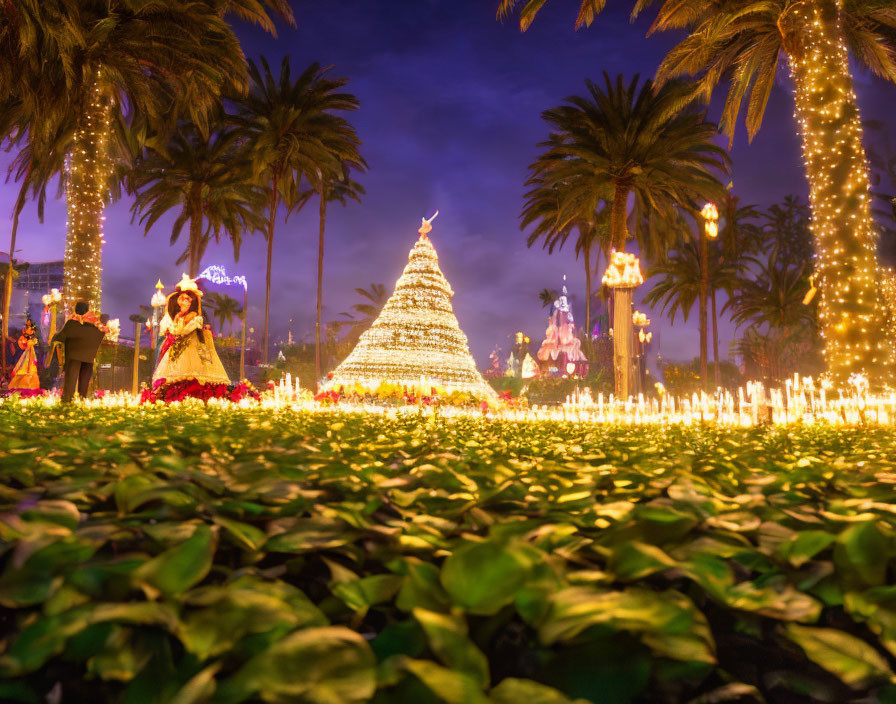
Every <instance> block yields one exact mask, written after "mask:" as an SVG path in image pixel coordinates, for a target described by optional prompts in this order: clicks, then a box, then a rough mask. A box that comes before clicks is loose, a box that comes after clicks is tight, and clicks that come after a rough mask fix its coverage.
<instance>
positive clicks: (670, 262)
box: [644, 238, 738, 384]
mask: <svg viewBox="0 0 896 704" xmlns="http://www.w3.org/2000/svg"><path fill="white" fill-rule="evenodd" d="M707 244H708V249H709V261H711V262H712V265H711V266H709V267H708V272H707V274H708V277H707V289H708V292H709V299H710V301H711V302H712V336H713V363H714V366H715V368H716V369H717V368H718V365H719V345H718V339H719V338H718V318H717V315H716V306H715V300H716V299H715V295H716V292H717V291H719V290H727V289H730V288H731V286H732V285H733V282H734V281H735V280H736V277H737V275H738V268H737V267H736V266H735V264H734V263H731V262H728V261H726V260H725V258H724V257H723V256H722V252H721V249H722V248H721V246H720V245H719V243H717V242H710V243H707ZM648 277H649V278H653V277H660V278H659V280H658V281H657V282H656V283H655V284H654V285H653V287H652V288H651V289H650V291H649V292H648V293H647V295H646V296H645V297H644V302H645V303H646V304H648V305H651V306H655V305H659V306H660V310H661V312H663V313H666V312H667V309H668V316H669V320H670V321H671V322H673V323H674V322H675V317H676V315H677V313H679V312H681V316H682V319H683V321H684V322H687V320H688V316H689V315H690V312H691V310H692V309H693V306H694V303H696V302H697V301H698V299H700V288H701V285H702V266H701V261H700V247H699V245H698V242H697V241H696V240H694V239H693V238H690V239H687V240H685V241H684V242H683V243H682V244H681V245H679V246H678V248H677V249H676V250H675V251H674V252H672V253H670V255H669V256H668V257H667V258H666V259H664V260H663V261H661V262H659V263H658V264H656V265H655V266H653V267H652V268H651V269H650V271H649V272H648ZM701 304H704V303H703V301H701ZM705 320H706V316H705V314H704V313H703V310H702V309H701V315H700V322H701V326H702V325H704V324H705ZM707 357H708V351H707V336H706V334H705V330H702V329H701V335H700V372H701V374H702V375H703V379H702V382H703V383H704V384H708V382H709V380H708V379H707V378H706V369H707Z"/></svg>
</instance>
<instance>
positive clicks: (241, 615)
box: [0, 402, 896, 704]
mask: <svg viewBox="0 0 896 704" xmlns="http://www.w3.org/2000/svg"><path fill="white" fill-rule="evenodd" d="M0 427H2V428H3V429H4V432H3V434H2V436H0V514H2V515H0V550H2V557H0V604H2V606H3V610H2V614H3V615H2V617H0V700H2V701H4V702H5V701H20V702H43V701H45V700H46V696H47V694H48V693H49V692H51V690H54V689H55V690H56V691H60V690H61V694H62V699H61V701H63V702H69V701H71V702H75V701H92V702H96V703H97V704H100V703H103V702H128V703H130V702H159V703H160V704H161V703H162V702H180V703H182V704H183V703H185V702H221V703H229V702H234V703H235V702H258V701H265V702H285V701H302V702H318V703H324V702H329V703H335V702H343V703H351V702H368V701H370V702H381V703H393V702H394V703H396V704H398V703H400V702H419V703H421V704H426V703H428V702H433V703H437V702H448V703H449V704H470V703H476V702H492V703H494V704H518V703H519V702H523V701H531V702H533V704H534V703H535V702H539V703H545V704H562V703H564V702H569V701H576V700H578V701H579V702H583V701H584V702H601V704H623V703H627V702H633V703H634V702H639V703H640V702H643V703H647V702H654V703H655V702H667V703H669V704H672V703H673V702H674V703H679V702H689V701H692V700H694V701H707V702H709V701H720V702H721V701H736V702H760V701H766V702H781V703H784V702H816V701H817V702H822V701H838V702H850V701H860V700H863V701H872V700H871V699H868V697H869V696H876V697H878V699H876V700H874V701H881V702H887V701H893V699H892V698H893V697H894V696H896V687H894V685H893V684H892V683H893V681H894V680H896V675H894V672H896V657H894V655H896V589H894V588H893V587H891V586H886V585H887V584H891V583H892V581H893V580H892V564H891V562H892V558H893V557H894V556H896V544H894V534H896V515H894V505H896V502H894V497H896V492H894V483H896V438H894V436H893V434H892V433H891V432H888V431H885V430H877V429H862V428H848V427H837V428H829V427H825V426H817V427H805V428H801V427H790V428H782V427H770V428H752V429H722V428H717V427H709V426H707V427H689V428H688V427H683V426H669V427H662V426H659V425H655V426H637V427H633V426H622V425H590V424H572V423H568V424H567V423H556V422H540V423H539V422H530V423H511V422H502V421H490V420H485V419H483V420H477V419H473V418H458V419H455V420H450V421H449V420H444V419H439V418H437V417H428V418H424V417H420V416H419V415H417V414H414V413H411V414H409V415H407V416H398V417H377V416H373V415H368V414H350V413H341V412H338V411H333V412H317V413H304V412H295V411H289V410H277V411H272V410H270V409H243V408H235V407H233V408H208V409H206V408H205V407H204V406H202V405H200V404H195V405H194V404H183V405H179V406H178V405H174V406H170V407H140V408H115V409H102V408H83V407H77V406H76V407H70V408H65V407H61V406H54V407H50V408H46V407H41V406H39V405H26V404H18V403H9V402H8V403H5V404H2V405H0ZM710 694H711V696H712V697H715V698H710ZM703 695H707V698H706V699H698V698H699V697H701V696H703ZM888 697H889V698H888Z"/></svg>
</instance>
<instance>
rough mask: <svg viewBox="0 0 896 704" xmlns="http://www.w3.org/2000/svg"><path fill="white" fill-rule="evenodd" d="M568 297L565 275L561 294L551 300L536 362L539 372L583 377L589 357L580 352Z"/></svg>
mask: <svg viewBox="0 0 896 704" xmlns="http://www.w3.org/2000/svg"><path fill="white" fill-rule="evenodd" d="M568 296H569V292H568V291H567V290H566V277H565V276H564V277H563V291H562V292H561V294H560V297H559V298H557V300H556V301H554V307H553V309H552V310H551V315H550V317H549V318H548V328H547V330H546V331H545V334H544V342H542V343H541V347H540V348H539V349H538V355H537V356H538V361H539V362H541V366H542V371H543V372H545V373H548V374H560V375H569V376H585V374H587V373H588V358H587V357H585V354H584V353H583V352H582V341H581V340H580V339H579V338H578V337H577V336H576V322H575V319H574V318H573V315H572V306H571V305H570V303H569V298H568Z"/></svg>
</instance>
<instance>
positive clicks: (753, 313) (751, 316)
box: [722, 251, 816, 329]
mask: <svg viewBox="0 0 896 704" xmlns="http://www.w3.org/2000/svg"><path fill="white" fill-rule="evenodd" d="M756 266H757V269H756V271H755V272H753V276H751V277H750V278H743V279H741V281H740V283H739V284H738V286H737V289H736V290H735V291H734V292H733V293H732V295H731V297H730V298H729V299H728V302H727V303H726V304H725V306H724V307H723V308H722V310H723V311H724V310H725V309H727V308H730V309H731V310H732V315H731V318H732V320H734V322H735V323H737V325H738V326H741V325H748V326H749V327H761V326H766V327H768V328H778V329H783V328H794V327H798V326H800V325H804V324H811V323H813V322H814V321H815V320H816V317H815V315H816V313H815V306H813V305H806V304H804V303H803V300H804V298H805V296H806V293H808V291H809V286H810V284H809V279H808V264H807V263H804V264H802V265H799V266H784V265H782V263H781V262H780V261H779V259H778V253H777V252H776V251H772V252H771V254H769V255H768V259H767V261H761V260H757V261H756Z"/></svg>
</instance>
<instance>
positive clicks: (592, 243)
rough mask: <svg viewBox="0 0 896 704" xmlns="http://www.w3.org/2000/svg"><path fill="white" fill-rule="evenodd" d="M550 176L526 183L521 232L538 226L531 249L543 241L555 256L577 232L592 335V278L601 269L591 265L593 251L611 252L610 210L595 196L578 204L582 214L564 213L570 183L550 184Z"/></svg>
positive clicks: (588, 327) (587, 324) (529, 242)
mask: <svg viewBox="0 0 896 704" xmlns="http://www.w3.org/2000/svg"><path fill="white" fill-rule="evenodd" d="M550 175H551V172H547V173H546V174H545V175H544V176H533V177H532V178H530V179H529V180H528V181H527V182H526V184H527V185H529V186H531V187H532V188H531V189H530V190H529V191H528V192H527V193H526V203H525V206H524V207H523V214H522V216H521V222H520V229H522V230H525V229H526V228H527V227H529V226H530V225H533V224H534V225H535V228H534V229H533V230H532V232H531V233H530V234H529V236H528V237H527V238H526V246H527V247H531V246H532V245H534V244H535V243H536V242H537V241H538V240H539V239H542V240H543V243H542V247H543V248H544V249H547V250H548V254H553V253H554V249H555V248H556V249H558V250H559V249H562V248H563V246H564V245H565V244H566V241H567V240H568V239H569V235H570V234H571V232H572V230H573V229H575V230H576V232H577V237H576V243H575V252H576V259H578V257H579V255H580V254H581V255H583V256H582V258H583V259H584V262H585V330H586V331H588V333H589V334H590V331H591V300H592V298H593V293H592V285H591V276H592V273H593V272H594V271H596V270H597V262H595V266H594V267H592V264H591V261H592V260H591V251H592V249H594V248H597V250H598V252H597V253H598V255H599V253H600V252H601V251H603V252H604V255H605V256H607V255H608V253H609V249H610V233H609V228H608V227H607V216H608V213H609V210H608V209H607V208H606V207H605V205H606V204H605V203H604V201H602V200H601V199H599V198H597V197H594V198H592V199H590V201H588V202H585V203H578V204H576V206H577V207H578V208H579V209H580V210H579V212H575V211H572V212H563V207H564V205H565V206H567V207H569V206H570V204H569V203H564V199H563V198H562V197H561V195H560V194H561V192H562V191H563V190H564V189H565V188H566V184H565V183H562V182H561V183H552V182H547V181H546V180H545V179H546V178H548V177H550ZM551 300H552V301H553V299H551Z"/></svg>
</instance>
